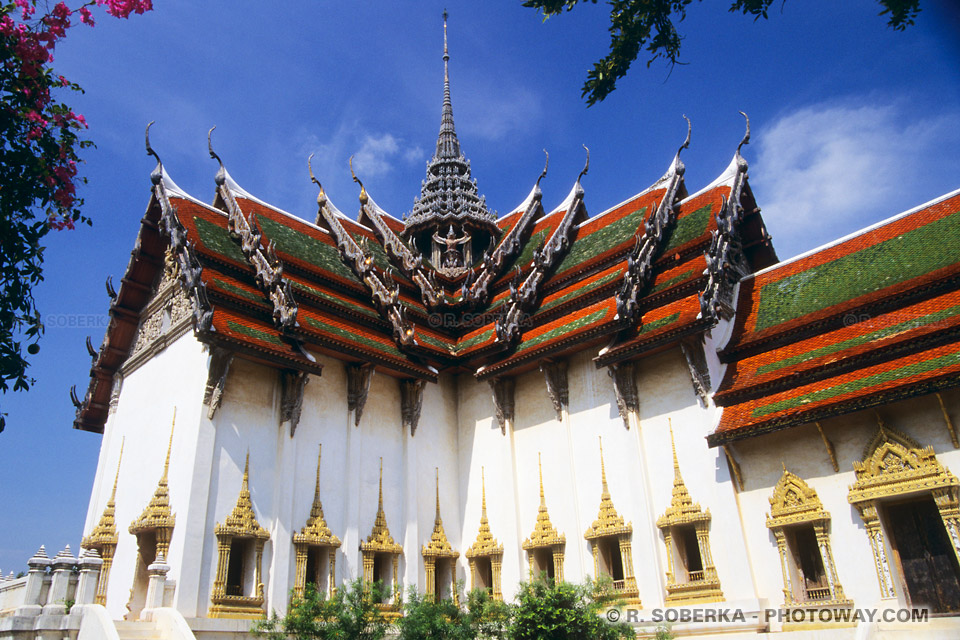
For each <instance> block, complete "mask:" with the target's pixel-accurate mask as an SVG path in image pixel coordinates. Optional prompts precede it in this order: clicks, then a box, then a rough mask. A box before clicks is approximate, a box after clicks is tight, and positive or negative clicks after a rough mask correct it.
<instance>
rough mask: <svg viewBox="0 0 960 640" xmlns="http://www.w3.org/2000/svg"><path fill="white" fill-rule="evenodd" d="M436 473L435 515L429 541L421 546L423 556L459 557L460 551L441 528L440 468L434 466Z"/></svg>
mask: <svg viewBox="0 0 960 640" xmlns="http://www.w3.org/2000/svg"><path fill="white" fill-rule="evenodd" d="M436 474H437V516H436V518H435V519H434V521H433V534H432V535H431V536H430V542H429V543H427V544H425V545H424V546H423V552H422V553H423V557H425V558H430V557H432V558H459V557H460V553H459V552H458V551H454V550H453V546H452V545H451V544H450V541H449V540H448V539H447V533H446V532H445V531H444V530H443V519H442V518H441V517H440V469H439V468H436Z"/></svg>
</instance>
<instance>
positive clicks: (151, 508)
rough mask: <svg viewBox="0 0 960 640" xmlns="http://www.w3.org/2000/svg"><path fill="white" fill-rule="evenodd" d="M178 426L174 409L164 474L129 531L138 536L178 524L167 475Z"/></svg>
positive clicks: (171, 527) (164, 462)
mask: <svg viewBox="0 0 960 640" xmlns="http://www.w3.org/2000/svg"><path fill="white" fill-rule="evenodd" d="M176 424H177V409H176V407H174V409H173V420H172V423H171V425H170V441H169V442H168V443H167V457H166V458H165V459H164V461H163V474H162V475H161V476H160V481H159V482H158V483H157V488H156V490H155V491H154V492H153V497H152V498H151V499H150V503H149V504H147V507H146V508H145V509H144V510H143V513H141V514H140V517H139V518H137V519H136V520H134V521H133V522H131V523H130V527H129V529H128V531H129V532H130V533H131V534H133V535H137V534H139V533H142V532H144V531H156V530H157V529H173V527H174V525H175V524H176V522H177V517H176V515H174V514H173V512H172V511H171V510H170V487H169V486H168V485H167V475H168V473H169V471H170V450H171V449H172V448H173V429H174V427H175V426H176Z"/></svg>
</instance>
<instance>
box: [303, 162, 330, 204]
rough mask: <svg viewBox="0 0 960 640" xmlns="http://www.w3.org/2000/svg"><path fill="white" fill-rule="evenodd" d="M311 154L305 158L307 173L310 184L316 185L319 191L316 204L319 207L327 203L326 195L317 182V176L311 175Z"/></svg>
mask: <svg viewBox="0 0 960 640" xmlns="http://www.w3.org/2000/svg"><path fill="white" fill-rule="evenodd" d="M312 161H313V154H312V153H311V154H310V155H309V156H308V157H307V171H309V172H310V182H312V183H313V184H315V185H317V188H318V189H320V193H318V194H317V204H318V205H320V206H321V207H322V206H323V204H324V203H325V202H326V201H327V194H326V192H325V191H324V190H323V185H322V184H320V181H319V180H317V176H315V175H313V162H312Z"/></svg>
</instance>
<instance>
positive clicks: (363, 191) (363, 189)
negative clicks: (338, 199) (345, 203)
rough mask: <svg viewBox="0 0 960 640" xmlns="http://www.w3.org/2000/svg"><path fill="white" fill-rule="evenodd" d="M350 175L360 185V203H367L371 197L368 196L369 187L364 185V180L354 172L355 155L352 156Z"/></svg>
mask: <svg viewBox="0 0 960 640" xmlns="http://www.w3.org/2000/svg"><path fill="white" fill-rule="evenodd" d="M350 175H351V176H353V181H354V182H356V183H357V184H358V185H360V204H361V205H364V204H367V201H368V200H369V198H368V197H367V189H366V187H364V186H363V182H361V181H360V178H358V177H357V174H356V173H354V172H353V156H350Z"/></svg>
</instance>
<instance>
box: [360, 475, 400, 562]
mask: <svg viewBox="0 0 960 640" xmlns="http://www.w3.org/2000/svg"><path fill="white" fill-rule="evenodd" d="M360 550H361V551H364V552H367V553H378V552H379V553H392V554H401V553H403V547H402V546H400V545H399V544H397V543H396V542H394V541H393V536H391V535H390V527H388V526H387V516H386V514H385V513H384V511H383V458H380V494H379V498H378V501H377V517H376V518H375V519H374V521H373V529H372V530H371V531H370V535H369V536H367V540H366V541H365V542H361V543H360Z"/></svg>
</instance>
